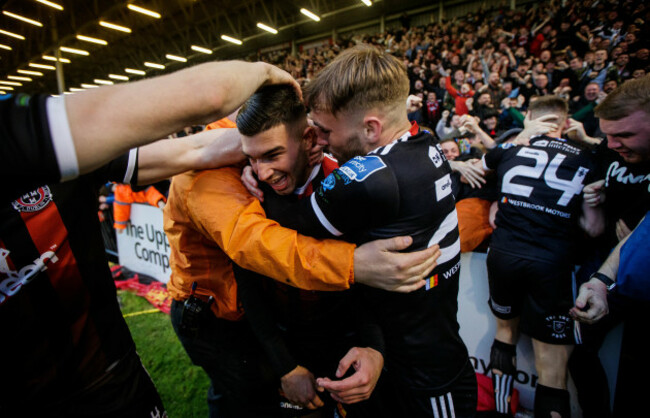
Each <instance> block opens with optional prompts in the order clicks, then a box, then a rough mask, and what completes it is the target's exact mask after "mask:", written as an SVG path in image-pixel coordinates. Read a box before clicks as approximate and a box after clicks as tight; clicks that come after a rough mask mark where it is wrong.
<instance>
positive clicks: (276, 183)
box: [269, 175, 287, 190]
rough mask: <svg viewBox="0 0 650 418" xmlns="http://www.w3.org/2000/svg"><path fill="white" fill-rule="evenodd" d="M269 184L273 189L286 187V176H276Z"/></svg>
mask: <svg viewBox="0 0 650 418" xmlns="http://www.w3.org/2000/svg"><path fill="white" fill-rule="evenodd" d="M269 185H270V186H271V187H272V188H273V190H284V189H286V188H287V176H286V175H282V176H279V177H276V178H274V179H273V180H272V181H270V182H269Z"/></svg>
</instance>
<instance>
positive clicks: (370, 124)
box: [363, 115, 384, 146]
mask: <svg viewBox="0 0 650 418" xmlns="http://www.w3.org/2000/svg"><path fill="white" fill-rule="evenodd" d="M383 128H384V123H383V122H382V121H381V120H380V119H379V118H378V117H377V116H374V115H366V116H365V117H364V118H363V135H364V139H365V142H366V144H368V145H371V146H372V145H376V144H379V143H380V139H381V134H382V132H383Z"/></svg>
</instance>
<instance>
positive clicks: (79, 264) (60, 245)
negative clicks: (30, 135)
mask: <svg viewBox="0 0 650 418" xmlns="http://www.w3.org/2000/svg"><path fill="white" fill-rule="evenodd" d="M5 139H6V138H3V140H5ZM129 155H131V156H132V157H133V156H135V155H137V152H136V151H133V152H132V153H129V154H126V155H124V156H123V157H121V158H118V159H116V160H114V161H113V162H112V163H110V164H108V165H106V166H104V167H102V168H100V169H98V170H97V171H95V172H93V173H90V174H87V175H84V176H81V177H79V178H77V179H75V180H71V181H68V182H65V183H59V184H52V185H44V186H41V187H38V188H36V189H35V190H33V191H31V192H28V193H25V194H24V195H23V196H21V197H19V198H18V199H16V200H13V201H11V202H6V203H5V202H3V203H2V205H0V208H1V209H0V210H1V211H2V215H1V219H2V221H1V222H0V324H2V339H1V340H0V358H1V359H2V373H1V374H0V416H4V415H3V413H2V412H3V410H5V409H4V408H9V409H10V410H12V409H18V410H20V408H21V407H20V405H24V406H26V407H27V406H29V407H35V406H39V407H42V408H44V409H47V405H48V404H53V403H59V402H61V403H65V402H66V401H67V402H74V401H72V400H73V399H75V397H76V396H81V395H82V394H84V393H85V391H87V390H92V388H93V387H95V386H97V385H101V379H102V377H103V376H105V373H106V372H107V371H108V370H109V369H110V368H112V367H114V366H115V365H116V364H117V362H118V361H119V360H120V359H122V358H124V357H125V356H127V354H129V353H130V352H131V351H132V350H133V349H134V345H133V340H132V339H131V336H130V334H129V330H128V328H127V326H126V323H125V321H124V319H123V318H122V314H121V312H120V308H119V306H118V303H117V300H116V290H115V285H114V283H113V279H112V277H111V273H110V271H109V269H108V263H107V259H106V255H105V252H104V246H103V241H102V236H101V233H100V228H99V220H98V217H97V204H98V203H97V195H96V193H95V191H96V190H97V189H98V188H99V186H100V185H101V184H103V183H105V182H106V181H107V180H115V181H120V182H124V181H128V180H129V177H131V174H132V175H134V176H137V172H136V171H135V167H137V158H130V157H129ZM10 158H11V156H7V155H6V154H3V155H2V160H3V162H4V161H6V160H7V159H10ZM31 169H32V170H36V168H34V167H32V168H31ZM13 178H16V177H15V176H14V177H13Z"/></svg>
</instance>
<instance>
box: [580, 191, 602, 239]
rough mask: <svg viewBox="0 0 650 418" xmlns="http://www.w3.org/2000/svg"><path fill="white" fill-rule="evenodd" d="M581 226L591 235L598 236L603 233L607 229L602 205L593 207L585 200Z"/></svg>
mask: <svg viewBox="0 0 650 418" xmlns="http://www.w3.org/2000/svg"><path fill="white" fill-rule="evenodd" d="M580 227H581V228H582V229H583V230H584V231H585V232H586V233H587V234H588V235H589V236H590V237H597V236H599V235H600V234H602V233H603V231H604V230H605V213H604V211H603V209H602V207H600V206H598V207H592V206H590V205H588V204H587V203H586V202H585V201H584V200H583V202H582V216H581V217H580Z"/></svg>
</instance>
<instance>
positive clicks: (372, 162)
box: [339, 155, 386, 182]
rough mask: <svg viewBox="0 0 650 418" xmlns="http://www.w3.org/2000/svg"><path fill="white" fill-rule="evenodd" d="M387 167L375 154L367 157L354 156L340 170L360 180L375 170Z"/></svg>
mask: <svg viewBox="0 0 650 418" xmlns="http://www.w3.org/2000/svg"><path fill="white" fill-rule="evenodd" d="M382 168H386V164H385V163H384V162H383V161H382V159H381V158H379V157H376V156H374V155H370V156H366V157H354V158H353V159H351V160H350V161H348V162H347V163H345V164H343V165H342V166H341V167H340V168H339V171H340V172H341V174H343V175H344V176H346V177H348V178H350V179H352V180H354V181H358V182H362V181H364V180H365V179H367V178H368V177H369V176H370V175H371V174H372V173H374V172H375V171H379V170H381V169H382Z"/></svg>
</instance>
